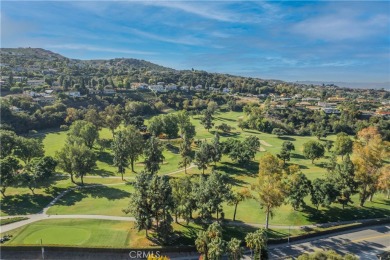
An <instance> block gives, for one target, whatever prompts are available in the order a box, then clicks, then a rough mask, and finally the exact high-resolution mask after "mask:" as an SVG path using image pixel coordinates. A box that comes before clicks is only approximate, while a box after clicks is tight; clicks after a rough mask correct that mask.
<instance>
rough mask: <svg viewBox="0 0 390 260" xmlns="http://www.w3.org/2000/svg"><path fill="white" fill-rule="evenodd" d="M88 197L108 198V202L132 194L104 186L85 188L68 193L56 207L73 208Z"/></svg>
mask: <svg viewBox="0 0 390 260" xmlns="http://www.w3.org/2000/svg"><path fill="white" fill-rule="evenodd" d="M87 197H92V198H94V199H97V198H106V199H108V200H119V199H123V198H128V197H130V193H129V192H127V191H123V190H120V189H115V188H112V187H107V186H103V185H102V186H97V187H85V188H81V189H77V190H72V191H70V192H68V193H67V194H65V195H64V196H63V197H62V198H60V199H59V200H58V201H57V202H56V205H62V206H73V205H75V204H76V203H77V202H80V201H82V200H83V199H84V198H87Z"/></svg>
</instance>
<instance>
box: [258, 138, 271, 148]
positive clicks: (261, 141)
mask: <svg viewBox="0 0 390 260" xmlns="http://www.w3.org/2000/svg"><path fill="white" fill-rule="evenodd" d="M260 144H261V145H264V146H268V147H269V146H272V145H270V144H269V143H267V142H266V141H264V140H260Z"/></svg>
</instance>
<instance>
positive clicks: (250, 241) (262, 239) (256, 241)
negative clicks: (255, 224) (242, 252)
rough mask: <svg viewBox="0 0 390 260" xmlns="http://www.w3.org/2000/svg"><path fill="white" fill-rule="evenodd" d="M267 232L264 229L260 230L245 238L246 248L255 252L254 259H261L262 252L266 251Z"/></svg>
mask: <svg viewBox="0 0 390 260" xmlns="http://www.w3.org/2000/svg"><path fill="white" fill-rule="evenodd" d="M267 240H268V239H267V232H266V230H265V229H264V228H260V229H258V230H257V231H255V232H253V233H248V234H247V235H246V236H245V242H246V246H247V247H249V248H250V249H251V257H252V250H253V251H254V252H255V255H254V259H260V260H261V259H262V256H263V254H262V251H263V250H266V249H267Z"/></svg>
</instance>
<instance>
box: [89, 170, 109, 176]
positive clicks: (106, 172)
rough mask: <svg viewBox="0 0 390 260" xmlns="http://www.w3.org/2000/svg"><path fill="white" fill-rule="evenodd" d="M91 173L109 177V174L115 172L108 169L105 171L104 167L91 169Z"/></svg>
mask: <svg viewBox="0 0 390 260" xmlns="http://www.w3.org/2000/svg"><path fill="white" fill-rule="evenodd" d="M91 175H98V176H100V177H109V176H115V174H114V173H113V172H110V171H107V170H104V169H96V168H95V169H93V171H92V172H91V174H90V175H89V176H91Z"/></svg>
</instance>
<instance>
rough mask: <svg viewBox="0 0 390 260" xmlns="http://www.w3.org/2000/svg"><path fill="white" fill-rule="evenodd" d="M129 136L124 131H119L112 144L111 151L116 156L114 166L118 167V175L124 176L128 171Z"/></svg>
mask: <svg viewBox="0 0 390 260" xmlns="http://www.w3.org/2000/svg"><path fill="white" fill-rule="evenodd" d="M127 141H128V140H127V136H126V135H125V133H124V131H119V132H117V133H115V135H114V140H113V141H112V144H111V149H112V152H113V155H114V165H115V166H116V167H118V173H120V174H121V175H122V181H123V174H124V173H125V171H126V167H128V166H129V160H128V159H129V149H128V142H127Z"/></svg>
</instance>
